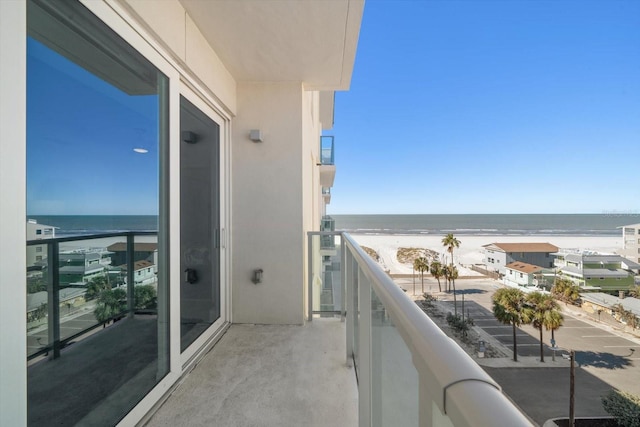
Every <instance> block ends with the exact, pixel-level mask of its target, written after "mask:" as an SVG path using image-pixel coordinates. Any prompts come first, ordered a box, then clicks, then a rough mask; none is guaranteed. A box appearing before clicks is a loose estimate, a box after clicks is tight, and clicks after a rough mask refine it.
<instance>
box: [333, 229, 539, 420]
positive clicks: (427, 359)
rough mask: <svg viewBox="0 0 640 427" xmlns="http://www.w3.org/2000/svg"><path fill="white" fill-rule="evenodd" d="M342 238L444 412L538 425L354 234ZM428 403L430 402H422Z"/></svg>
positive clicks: (424, 384) (465, 417) (457, 417)
mask: <svg viewBox="0 0 640 427" xmlns="http://www.w3.org/2000/svg"><path fill="white" fill-rule="evenodd" d="M342 239H343V240H342V241H343V247H344V248H345V250H348V251H350V253H351V254H352V256H353V258H354V259H355V261H356V263H357V264H358V266H359V268H360V272H361V273H362V274H363V275H364V276H365V277H366V278H367V279H368V281H369V283H370V284H371V287H372V289H373V291H374V292H375V294H376V295H377V296H378V298H379V299H380V301H381V302H382V304H383V305H384V307H385V309H386V311H387V313H388V314H389V316H390V317H391V320H392V321H393V324H394V325H395V327H396V330H397V331H398V332H399V334H400V335H401V337H402V339H403V340H404V343H405V344H406V346H407V348H408V349H409V351H410V352H411V356H412V360H413V363H414V365H415V367H416V369H417V371H418V374H419V377H420V389H421V390H430V392H431V396H432V398H433V401H434V402H435V403H436V405H437V407H438V408H439V410H440V412H441V413H442V414H445V415H446V416H448V417H449V419H450V420H451V422H452V424H453V425H455V426H471V425H495V426H497V425H505V426H507V425H508V426H532V425H533V424H532V423H531V421H530V420H529V419H528V418H527V417H526V416H525V415H524V414H522V412H520V410H519V409H518V408H517V407H516V406H515V405H514V404H513V403H512V402H511V401H510V400H509V399H508V398H507V397H506V396H505V395H504V394H503V393H502V391H501V389H500V386H499V385H498V384H497V383H496V382H495V381H494V380H493V379H492V378H491V377H490V376H489V375H488V374H487V373H486V372H484V370H482V368H480V366H478V365H477V364H476V363H475V361H474V360H473V359H472V358H471V357H470V356H469V355H468V354H467V353H466V352H464V351H463V350H461V349H460V347H459V346H458V345H457V344H456V343H455V341H453V340H452V339H451V338H449V337H448V336H447V335H446V334H445V333H444V332H442V330H441V329H440V328H439V327H438V326H437V325H436V324H435V323H434V322H433V321H432V320H431V319H430V318H429V317H428V316H427V315H426V314H425V313H424V312H423V311H422V310H420V308H419V307H418V306H417V305H416V304H415V303H414V302H413V301H412V300H411V299H410V298H409V297H408V296H407V295H406V294H405V293H404V292H403V291H402V290H401V289H400V288H399V287H398V286H397V285H396V284H395V283H394V282H393V280H391V278H390V277H389V276H388V275H387V274H386V273H384V271H382V269H381V268H380V266H379V265H378V264H377V263H375V262H374V261H373V260H372V259H371V257H369V256H368V255H367V254H366V252H364V250H363V249H362V248H361V247H360V245H358V243H357V242H356V241H355V240H354V239H353V238H352V237H351V236H350V235H349V234H347V233H343V235H342ZM347 286H349V284H347ZM348 309H349V308H347V310H348ZM361 357H362V355H361ZM421 397H422V395H421ZM445 402H446V405H445ZM425 404H426V405H428V406H430V405H431V404H430V403H423V402H421V405H425ZM421 425H431V421H430V420H429V421H425V422H424V424H423V421H422V420H421Z"/></svg>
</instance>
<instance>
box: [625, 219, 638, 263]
mask: <svg viewBox="0 0 640 427" xmlns="http://www.w3.org/2000/svg"><path fill="white" fill-rule="evenodd" d="M620 229H621V230H622V250H621V251H620V255H622V256H623V257H625V258H628V259H630V260H631V261H634V262H636V263H639V262H640V224H630V225H624V226H622V227H620Z"/></svg>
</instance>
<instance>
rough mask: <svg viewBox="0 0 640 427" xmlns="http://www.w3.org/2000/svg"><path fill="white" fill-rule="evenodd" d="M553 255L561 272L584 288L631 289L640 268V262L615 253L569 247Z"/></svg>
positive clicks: (586, 289) (597, 289)
mask: <svg viewBox="0 0 640 427" xmlns="http://www.w3.org/2000/svg"><path fill="white" fill-rule="evenodd" d="M553 255H554V257H555V261H554V266H555V267H556V271H557V273H558V275H559V276H563V277H565V278H568V279H570V280H572V281H573V282H575V283H576V284H577V285H579V286H580V287H581V288H582V290H584V291H593V292H597V291H621V290H628V289H630V288H632V287H633V285H634V278H635V276H636V274H637V272H638V268H640V265H639V264H638V263H635V262H633V261H630V260H629V259H627V258H624V257H622V256H620V255H616V254H599V253H597V252H591V251H568V250H566V251H560V252H557V253H555V254H553Z"/></svg>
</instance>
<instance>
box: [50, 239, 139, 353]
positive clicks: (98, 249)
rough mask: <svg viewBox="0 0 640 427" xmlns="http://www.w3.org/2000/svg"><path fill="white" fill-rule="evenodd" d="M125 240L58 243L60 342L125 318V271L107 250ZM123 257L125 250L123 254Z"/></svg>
mask: <svg viewBox="0 0 640 427" xmlns="http://www.w3.org/2000/svg"><path fill="white" fill-rule="evenodd" d="M122 240H124V241H125V242H126V237H124V236H123V237H111V238H99V239H83V240H74V241H69V242H61V243H60V244H59V251H58V267H59V269H58V278H59V283H58V285H59V289H60V291H59V292H60V339H61V340H67V339H70V338H72V337H76V338H75V339H74V342H77V341H78V340H80V339H83V338H84V334H85V333H87V332H89V331H91V330H92V329H93V328H96V327H98V326H100V325H102V326H103V327H106V326H109V325H110V324H113V323H114V322H117V321H118V320H120V319H122V318H123V317H124V316H126V314H127V293H126V283H125V271H124V270H122V266H121V265H119V264H118V262H117V259H115V258H114V255H115V254H114V252H112V251H111V250H110V249H109V248H110V247H113V246H114V245H116V244H117V243H118V242H119V241H122ZM124 256H126V250H125V251H124Z"/></svg>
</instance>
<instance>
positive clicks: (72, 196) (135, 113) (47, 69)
mask: <svg viewBox="0 0 640 427" xmlns="http://www.w3.org/2000/svg"><path fill="white" fill-rule="evenodd" d="M27 54H28V57H27V61H28V71H27V72H28V74H27V79H28V89H27V110H28V111H27V117H28V122H27V214H28V215H155V214H157V213H158V142H157V141H158V125H157V123H158V110H159V108H158V97H157V96H155V95H140V96H129V95H127V94H126V93H124V92H122V91H120V90H119V89H117V88H115V87H113V86H112V85H110V84H108V83H106V82H104V81H103V80H101V79H99V78H97V77H95V76H93V75H92V74H90V73H89V72H87V71H85V70H84V69H82V68H81V67H79V66H77V65H75V64H74V63H72V62H70V61H68V60H67V59H64V58H62V57H61V56H59V55H58V54H56V53H54V52H52V51H51V50H50V49H48V48H46V47H44V46H43V45H42V44H40V43H39V42H37V41H35V40H33V39H29V40H28V44H27ZM134 148H143V149H145V150H147V153H145V154H140V153H137V152H135V151H133V149H134Z"/></svg>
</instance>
